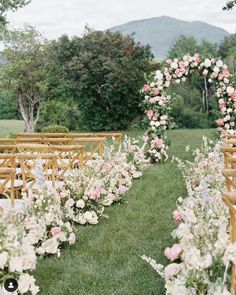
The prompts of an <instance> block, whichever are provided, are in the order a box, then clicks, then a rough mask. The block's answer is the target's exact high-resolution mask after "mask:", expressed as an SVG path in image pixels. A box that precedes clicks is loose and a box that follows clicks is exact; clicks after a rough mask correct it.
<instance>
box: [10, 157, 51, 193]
mask: <svg viewBox="0 0 236 295" xmlns="http://www.w3.org/2000/svg"><path fill="white" fill-rule="evenodd" d="M16 158H17V159H18V161H19V163H20V167H21V171H22V180H23V189H25V190H26V189H27V183H28V182H30V183H31V187H32V185H33V184H34V183H35V182H36V179H35V175H34V174H33V172H32V168H35V167H36V165H37V161H38V160H44V164H43V168H44V171H47V170H50V172H51V173H50V175H51V181H52V186H53V187H54V188H55V175H56V169H57V162H56V160H57V156H56V155H54V154H52V153H43V154H42V153H39V154H25V153H19V154H16ZM46 160H48V161H47V162H46ZM29 161H30V162H29ZM32 162H34V165H32ZM44 175H46V176H48V175H49V174H45V173H44Z"/></svg>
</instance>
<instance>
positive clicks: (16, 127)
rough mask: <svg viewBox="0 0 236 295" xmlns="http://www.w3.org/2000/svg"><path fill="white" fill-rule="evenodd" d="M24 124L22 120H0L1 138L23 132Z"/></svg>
mask: <svg viewBox="0 0 236 295" xmlns="http://www.w3.org/2000/svg"><path fill="white" fill-rule="evenodd" d="M23 131H24V122H23V121H20V120H0V137H6V136H9V135H10V134H11V133H17V132H23Z"/></svg>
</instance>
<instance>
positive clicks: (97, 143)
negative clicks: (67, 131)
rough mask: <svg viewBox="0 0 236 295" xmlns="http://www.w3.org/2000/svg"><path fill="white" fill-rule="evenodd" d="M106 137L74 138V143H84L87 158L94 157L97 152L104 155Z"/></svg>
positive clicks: (101, 155)
mask: <svg viewBox="0 0 236 295" xmlns="http://www.w3.org/2000/svg"><path fill="white" fill-rule="evenodd" d="M105 140H106V138H105V137H84V138H82V137H80V138H73V144H79V145H84V147H85V152H86V156H87V159H90V160H91V159H93V158H94V156H95V154H96V153H97V154H99V156H100V157H103V156H104V147H105Z"/></svg>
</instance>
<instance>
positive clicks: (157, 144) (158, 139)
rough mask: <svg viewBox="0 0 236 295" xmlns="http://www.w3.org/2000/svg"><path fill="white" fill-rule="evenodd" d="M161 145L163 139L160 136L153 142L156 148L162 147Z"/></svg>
mask: <svg viewBox="0 0 236 295" xmlns="http://www.w3.org/2000/svg"><path fill="white" fill-rule="evenodd" d="M162 145H163V140H162V139H160V138H157V139H156V140H155V142H154V146H155V147H157V148H158V149H160V148H162Z"/></svg>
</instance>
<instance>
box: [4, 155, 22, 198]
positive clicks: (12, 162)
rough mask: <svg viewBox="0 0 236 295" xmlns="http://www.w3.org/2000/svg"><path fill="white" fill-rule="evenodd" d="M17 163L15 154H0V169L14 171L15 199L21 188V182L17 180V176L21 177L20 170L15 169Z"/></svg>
mask: <svg viewBox="0 0 236 295" xmlns="http://www.w3.org/2000/svg"><path fill="white" fill-rule="evenodd" d="M16 166H17V161H16V155H15V154H9V153H7V154H1V153H0V167H1V168H12V169H14V171H15V172H14V173H15V179H14V192H15V194H16V196H17V197H19V193H20V191H21V189H22V187H23V182H22V180H20V179H17V176H18V178H19V176H20V175H21V169H20V168H17V167H16Z"/></svg>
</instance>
